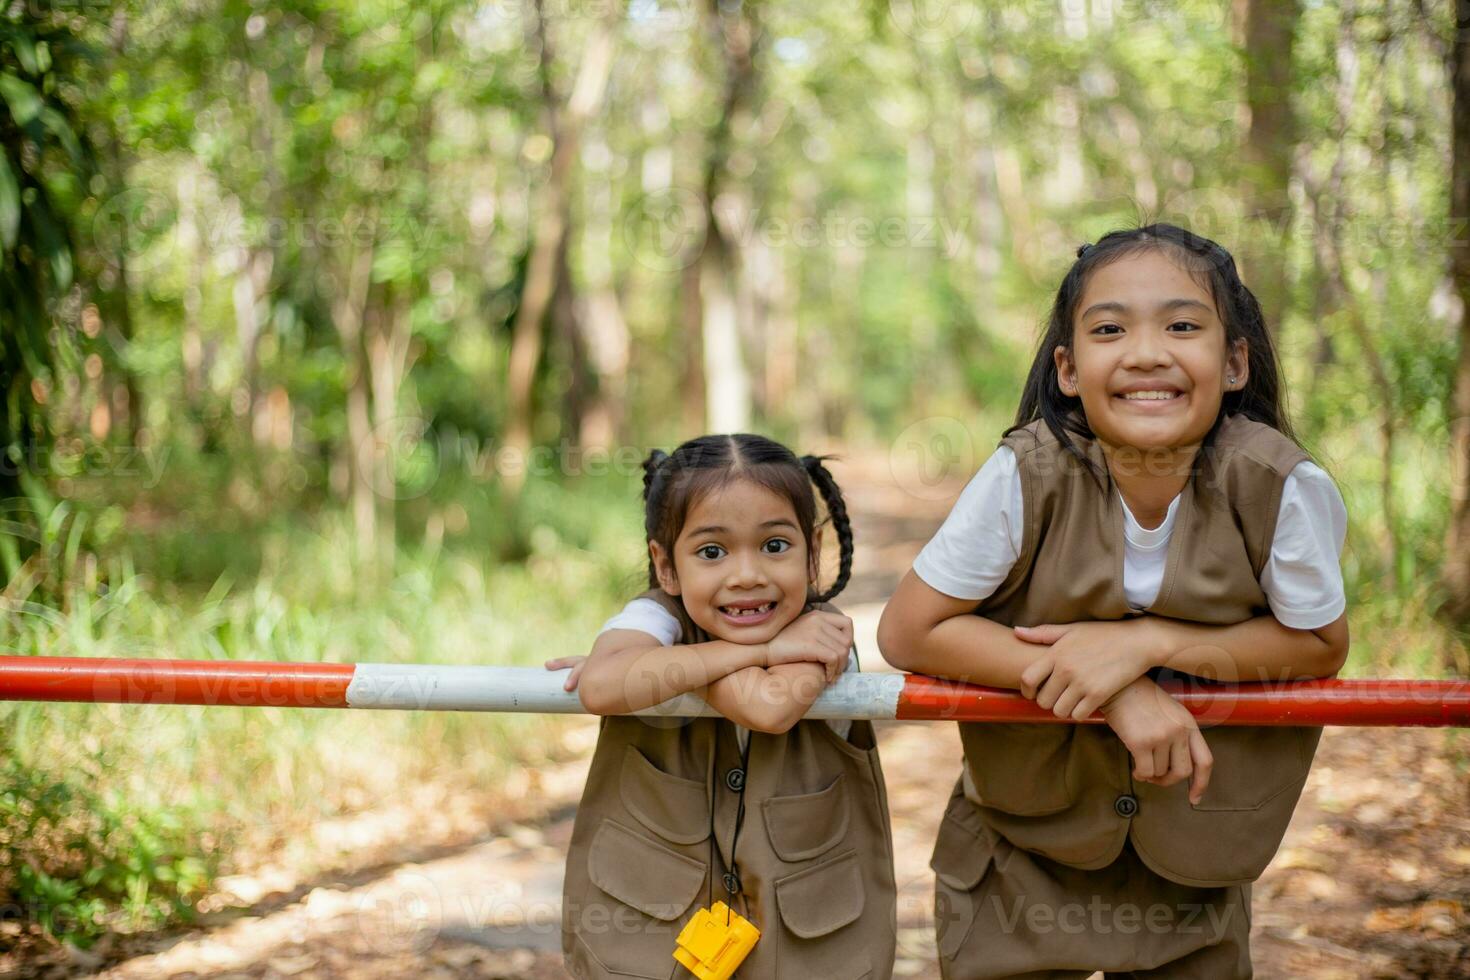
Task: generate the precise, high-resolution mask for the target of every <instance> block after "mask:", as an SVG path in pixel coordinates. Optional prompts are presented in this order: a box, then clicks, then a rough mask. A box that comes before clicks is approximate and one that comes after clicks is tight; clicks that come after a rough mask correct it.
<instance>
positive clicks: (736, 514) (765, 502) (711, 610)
mask: <svg viewBox="0 0 1470 980" xmlns="http://www.w3.org/2000/svg"><path fill="white" fill-rule="evenodd" d="M649 551H650V553H651V554H652V556H653V561H654V567H655V568H656V569H657V571H658V578H659V584H660V586H662V588H663V590H664V591H665V592H667V593H669V594H670V595H677V596H679V597H680V598H681V599H682V600H683V602H684V608H685V609H686V610H687V611H688V613H689V617H690V618H691V619H693V620H694V622H695V623H696V624H698V625H699V626H700V627H701V628H703V629H704V631H705V632H707V633H709V634H710V635H711V636H713V637H715V638H716V639H721V640H728V641H730V642H732V643H765V642H766V641H768V640H770V639H772V638H774V637H775V636H776V634H777V633H780V632H781V630H783V629H785V628H786V626H787V625H789V624H790V623H791V621H792V620H794V619H796V617H797V616H800V615H801V611H802V609H803V608H805V606H806V598H807V589H808V586H809V585H810V583H811V582H812V581H813V579H814V577H815V567H816V560H815V555H813V554H810V553H809V552H808V550H807V546H806V541H805V539H804V538H803V536H802V533H801V527H800V525H799V524H798V523H797V518H796V510H795V509H794V508H793V507H792V506H791V501H789V500H787V499H786V498H785V497H783V496H781V495H780V494H777V493H774V492H772V491H770V490H768V489H766V488H765V487H763V486H761V485H760V484H758V483H755V482H753V481H751V480H743V479H738V478H737V479H735V480H732V481H731V482H729V483H728V484H726V485H725V486H723V487H717V488H715V489H713V490H711V491H709V492H708V493H705V494H703V495H701V496H700V498H699V499H697V500H696V501H694V503H693V505H692V506H691V507H690V508H689V512H688V513H687V514H686V515H685V519H684V527H683V529H682V530H681V531H680V532H679V537H678V538H677V539H675V541H674V547H673V554H672V555H669V554H667V553H666V552H665V551H664V549H663V548H662V547H660V546H659V544H658V542H650V543H649Z"/></svg>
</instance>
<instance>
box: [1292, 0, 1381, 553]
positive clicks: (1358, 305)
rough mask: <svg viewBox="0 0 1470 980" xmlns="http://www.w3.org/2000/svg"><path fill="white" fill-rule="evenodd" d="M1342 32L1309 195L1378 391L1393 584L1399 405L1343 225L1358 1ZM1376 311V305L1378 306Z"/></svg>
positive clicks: (1345, 9) (1335, 291)
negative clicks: (1328, 130) (1333, 150)
mask: <svg viewBox="0 0 1470 980" xmlns="http://www.w3.org/2000/svg"><path fill="white" fill-rule="evenodd" d="M1340 17H1341V26H1340V27H1339V29H1338V34H1337V55H1336V62H1337V92H1336V94H1335V96H1334V100H1335V103H1336V114H1337V117H1336V122H1337V125H1336V130H1337V156H1336V157H1335V159H1334V160H1333V163H1332V170H1331V172H1330V174H1329V176H1328V179H1327V184H1326V186H1325V187H1316V188H1313V192H1312V193H1311V194H1310V195H1309V196H1310V197H1311V199H1312V201H1313V204H1314V210H1315V212H1316V213H1315V215H1314V217H1315V218H1316V222H1315V224H1316V227H1317V228H1318V229H1319V232H1318V234H1316V235H1314V236H1313V239H1312V240H1313V245H1314V247H1315V250H1316V256H1317V264H1318V266H1319V268H1320V269H1321V270H1322V272H1323V274H1324V275H1325V276H1326V277H1327V287H1328V290H1329V295H1330V296H1331V297H1332V299H1333V306H1335V307H1337V308H1339V309H1341V310H1342V311H1343V312H1344V313H1345V315H1346V319H1347V324H1348V327H1349V329H1350V330H1352V333H1353V337H1354V338H1355V339H1356V340H1357V342H1358V347H1359V349H1360V352H1361V354H1362V357H1363V363H1364V365H1365V366H1366V367H1367V369H1368V376H1369V378H1370V379H1371V380H1372V382H1373V387H1374V388H1375V389H1376V392H1375V395H1376V397H1375V398H1374V401H1375V402H1376V404H1377V406H1378V432H1379V439H1380V442H1379V466H1380V469H1379V491H1380V493H1381V496H1382V505H1381V508H1382V514H1383V525H1384V530H1385V532H1386V537H1387V548H1386V551H1385V554H1384V556H1383V558H1384V563H1385V564H1386V566H1387V571H1388V575H1389V577H1390V580H1392V581H1394V582H1397V576H1398V564H1399V550H1400V547H1401V546H1400V542H1399V530H1398V506H1397V504H1398V501H1397V496H1398V495H1397V493H1396V492H1395V490H1394V463H1393V461H1394V447H1395V443H1396V442H1397V438H1398V412H1397V407H1396V405H1395V402H1394V385H1393V381H1392V379H1391V377H1390V376H1389V371H1388V365H1387V363H1386V362H1385V361H1384V358H1383V353H1382V351H1380V350H1379V347H1380V342H1379V339H1378V337H1376V336H1375V335H1374V333H1373V330H1372V328H1371V326H1370V324H1369V322H1368V306H1369V303H1368V302H1367V301H1366V300H1365V298H1364V297H1361V296H1359V295H1358V294H1357V292H1356V290H1354V289H1353V287H1352V284H1351V277H1350V275H1349V271H1348V266H1349V263H1350V262H1351V257H1350V256H1349V255H1348V254H1347V250H1346V247H1345V244H1344V236H1343V222H1344V219H1345V215H1346V212H1347V208H1348V199H1347V191H1346V190H1345V188H1344V178H1345V176H1346V174H1347V155H1348V147H1349V143H1350V141H1349V139H1348V135H1347V134H1348V129H1349V126H1350V125H1351V114H1352V110H1353V106H1354V105H1355V104H1356V102H1357V92H1358V78H1359V75H1360V74H1361V69H1360V65H1359V61H1358V51H1357V46H1356V44H1355V38H1354V35H1353V27H1354V18H1355V17H1356V9H1355V5H1354V2H1353V0H1342V7H1341V12H1340ZM1375 306H1376V304H1375Z"/></svg>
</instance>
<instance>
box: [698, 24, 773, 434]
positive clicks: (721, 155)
mask: <svg viewBox="0 0 1470 980" xmlns="http://www.w3.org/2000/svg"><path fill="white" fill-rule="evenodd" d="M707 16H708V25H709V31H710V34H711V35H712V36H713V38H714V40H715V43H716V45H717V46H718V48H719V51H720V53H721V57H722V60H723V63H724V68H725V92H724V97H723V99H722V100H721V105H720V115H719V118H718V119H717V120H716V122H715V125H714V128H713V129H712V130H711V132H710V135H709V142H708V146H709V149H708V151H707V155H706V156H705V169H704V187H703V203H704V209H705V222H704V226H705V235H704V247H703V249H702V250H701V251H700V253H699V260H698V269H697V281H698V286H699V290H698V296H699V310H700V344H701V347H702V349H703V354H704V357H703V365H704V389H705V419H704V426H703V427H704V428H707V429H709V430H710V431H713V432H742V431H744V430H746V429H748V428H749V427H750V416H751V383H750V370H749V368H748V367H747V365H746V363H745V353H744V351H743V349H742V344H741V337H740V334H741V330H740V314H739V308H738V305H737V296H738V294H739V286H738V285H737V278H738V276H739V275H740V265H741V256H740V242H739V241H738V240H737V239H736V237H735V236H734V232H735V231H736V230H737V229H738V228H739V227H741V226H743V224H744V223H745V222H744V215H742V214H722V210H724V209H722V207H721V206H720V200H719V199H720V195H721V194H722V193H727V192H726V191H725V188H724V183H725V177H726V173H725V170H726V164H727V162H728V161H729V158H730V142H731V139H732V137H733V129H734V126H735V122H736V119H737V117H739V116H740V115H741V114H742V113H743V112H744V111H745V110H746V108H747V107H748V106H749V104H750V98H751V95H752V93H753V91H754V88H755V39H756V34H757V31H758V26H757V24H756V23H755V20H754V18H753V16H752V15H751V13H750V11H749V10H748V9H747V8H746V6H745V5H744V4H735V5H731V6H728V7H727V6H724V5H722V4H721V3H719V0H712V2H711V3H710V6H709V7H708V8H707ZM729 203H730V205H731V208H730V210H732V211H740V210H744V209H743V208H740V207H739V202H737V201H735V200H734V198H733V195H732V197H731V199H730V201H729ZM689 280H690V277H688V276H686V277H685V283H686V288H687V286H688V285H690V284H691V283H690V281H689ZM687 302H688V300H687V299H686V303H687Z"/></svg>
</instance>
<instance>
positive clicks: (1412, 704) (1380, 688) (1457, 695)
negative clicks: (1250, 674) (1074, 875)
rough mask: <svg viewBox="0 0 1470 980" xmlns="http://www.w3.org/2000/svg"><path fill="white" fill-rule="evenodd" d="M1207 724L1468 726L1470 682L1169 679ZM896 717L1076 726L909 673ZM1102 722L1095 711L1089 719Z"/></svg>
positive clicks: (1000, 695)
mask: <svg viewBox="0 0 1470 980" xmlns="http://www.w3.org/2000/svg"><path fill="white" fill-rule="evenodd" d="M1160 686H1161V687H1162V688H1163V689H1164V690H1166V691H1168V692H1169V693H1170V694H1171V695H1173V696H1174V697H1175V698H1177V699H1178V700H1179V701H1180V703H1182V704H1183V705H1184V706H1185V707H1186V708H1188V709H1189V710H1190V712H1191V713H1192V714H1193V715H1194V716H1195V718H1196V719H1198V720H1199V722H1200V723H1201V724H1202V725H1355V726H1393V727H1398V726H1420V727H1442V726H1457V727H1467V726H1470V681H1417V680H1315V681H1293V682H1291V683H1286V682H1283V683H1280V684H1258V683H1250V684H1218V683H1211V682H1209V681H1194V682H1188V683H1186V682H1181V681H1177V680H1171V681H1165V682H1163V683H1162V684H1161V685H1160ZM896 716H897V717H898V718H901V719H909V720H917V719H946V720H949V721H1015V722H1042V723H1045V722H1054V723H1057V724H1071V721H1070V719H1067V720H1064V719H1061V718H1058V717H1056V716H1055V715H1053V714H1052V713H1051V712H1050V711H1048V710H1046V709H1045V708H1042V707H1041V706H1040V705H1038V704H1036V702H1034V701H1030V700H1027V699H1026V698H1025V697H1024V696H1023V695H1022V694H1021V693H1020V692H1019V691H1012V690H1007V689H1005V688H995V687H982V686H979V685H976V684H961V683H959V682H957V681H945V680H939V679H937V678H933V677H924V676H922V675H918V674H910V675H908V677H907V678H905V680H904V686H903V691H902V692H901V693H900V694H899V700H898V711H897V715H896ZM1102 722H1103V717H1102V715H1101V714H1094V715H1093V716H1092V717H1090V718H1088V719H1087V720H1086V722H1085V723H1086V724H1099V723H1102Z"/></svg>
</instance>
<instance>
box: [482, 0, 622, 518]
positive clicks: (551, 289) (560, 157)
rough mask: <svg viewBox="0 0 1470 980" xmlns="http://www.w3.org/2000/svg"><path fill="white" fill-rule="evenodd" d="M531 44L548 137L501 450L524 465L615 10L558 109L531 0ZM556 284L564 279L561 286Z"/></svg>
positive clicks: (540, 8)
mask: <svg viewBox="0 0 1470 980" xmlns="http://www.w3.org/2000/svg"><path fill="white" fill-rule="evenodd" d="M531 6H532V22H533V23H532V30H533V32H534V37H533V38H532V41H533V43H534V44H535V45H536V46H537V49H538V55H539V62H538V63H539V71H540V78H541V99H542V111H543V113H544V114H545V116H546V126H547V130H548V132H549V133H550V137H551V144H552V150H551V166H550V170H549V172H548V174H547V177H546V183H545V185H544V186H543V187H542V189H541V193H540V194H539V195H537V198H536V204H535V208H536V210H535V215H536V217H535V224H534V226H533V228H532V230H531V246H530V252H531V254H530V259H529V261H528V262H527V265H526V281H525V284H524V286H523V287H522V290H521V302H520V307H519V308H518V309H517V310H516V319H515V325H514V327H513V328H512V333H511V346H510V365H509V378H508V405H507V420H506V436H505V445H506V447H507V448H509V449H510V450H511V451H512V452H513V453H515V454H517V455H519V456H520V457H521V458H522V459H524V458H525V457H526V454H527V453H528V452H529V451H530V447H531V422H532V417H533V415H534V413H535V406H534V405H533V403H532V400H533V399H532V396H533V394H534V389H535V382H536V369H537V367H538V366H539V364H540V363H541V352H542V349H543V347H544V346H545V335H544V331H545V325H546V318H547V313H548V311H549V310H550V308H551V305H552V300H553V299H554V298H555V296H556V293H557V290H558V288H562V289H565V290H571V289H572V288H573V286H572V283H571V281H570V277H569V276H568V275H567V274H566V271H567V263H566V259H565V256H566V253H565V250H564V242H563V239H564V238H565V237H567V236H568V234H569V227H570V225H571V221H572V211H571V181H572V165H573V163H574V162H575V160H576V158H577V150H578V146H579V143H580V137H581V132H582V127H583V125H584V124H585V123H586V121H587V119H588V118H589V117H590V116H592V114H593V113H594V112H596V111H597V109H598V107H599V106H600V105H601V104H602V98H603V93H604V91H605V90H606V87H607V78H608V74H609V72H610V71H611V70H612V56H613V43H614V40H615V38H616V29H617V23H618V16H619V7H618V5H617V4H608V6H607V8H606V14H605V15H604V16H603V18H602V19H601V21H599V23H598V25H597V27H596V29H595V30H594V32H593V34H592V37H591V39H590V40H589V41H588V42H587V50H586V51H585V52H583V54H582V60H581V64H580V67H579V68H578V71H577V77H576V81H575V82H574V83H573V86H572V94H571V96H570V97H569V98H568V99H567V104H566V107H565V109H564V110H563V108H562V105H561V99H560V97H559V96H558V95H557V93H556V87H555V85H554V84H553V70H554V66H555V63H556V55H555V51H554V50H553V48H552V45H551V35H550V32H549V31H548V30H547V25H546V11H545V9H544V5H543V3H542V0H532V4H531ZM562 280H565V282H564V283H563V282H562ZM523 479H524V469H523V468H522V467H511V468H510V469H509V470H508V471H507V473H506V482H507V484H508V485H509V487H510V489H511V491H512V492H513V493H514V492H517V491H518V490H519V489H520V485H521V482H522V480H523Z"/></svg>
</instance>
